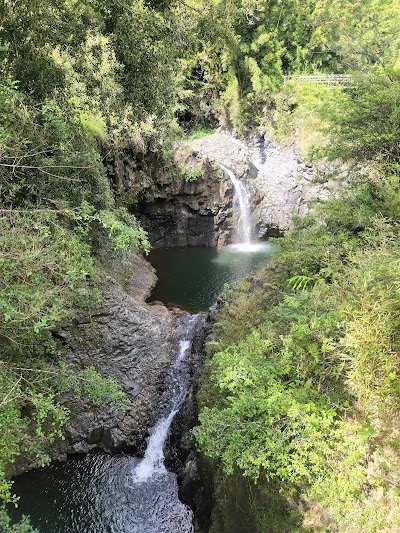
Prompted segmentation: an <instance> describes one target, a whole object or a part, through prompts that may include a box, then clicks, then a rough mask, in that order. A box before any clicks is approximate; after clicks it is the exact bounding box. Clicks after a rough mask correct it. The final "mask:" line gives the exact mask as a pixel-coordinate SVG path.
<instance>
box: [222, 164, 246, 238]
mask: <svg viewBox="0 0 400 533" xmlns="http://www.w3.org/2000/svg"><path fill="white" fill-rule="evenodd" d="M220 167H221V168H222V170H223V171H224V172H225V173H226V174H228V176H229V179H230V180H231V182H232V184H233V188H234V191H235V199H236V200H237V203H238V204H239V221H238V229H237V244H241V245H245V246H246V245H250V244H251V237H252V235H251V233H252V232H251V209H250V207H251V204H250V194H249V192H248V190H247V189H246V187H245V186H244V185H243V183H241V182H240V181H239V180H238V179H237V178H236V176H235V174H234V173H233V172H232V170H229V168H226V167H225V166H224V165H221V164H220Z"/></svg>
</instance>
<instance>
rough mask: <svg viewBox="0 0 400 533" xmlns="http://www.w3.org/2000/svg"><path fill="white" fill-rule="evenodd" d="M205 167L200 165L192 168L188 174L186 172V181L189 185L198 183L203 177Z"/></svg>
mask: <svg viewBox="0 0 400 533" xmlns="http://www.w3.org/2000/svg"><path fill="white" fill-rule="evenodd" d="M203 172H204V170H203V166H202V165H199V166H197V167H194V168H192V169H191V170H189V171H188V172H186V175H185V181H186V182H188V183H191V182H193V181H197V180H198V179H199V178H201V176H202V175H203Z"/></svg>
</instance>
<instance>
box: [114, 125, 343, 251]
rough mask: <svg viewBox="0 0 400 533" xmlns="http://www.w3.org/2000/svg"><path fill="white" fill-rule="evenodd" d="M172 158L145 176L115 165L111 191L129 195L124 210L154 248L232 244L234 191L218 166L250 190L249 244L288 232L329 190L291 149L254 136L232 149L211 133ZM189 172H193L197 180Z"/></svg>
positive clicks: (234, 142)
mask: <svg viewBox="0 0 400 533" xmlns="http://www.w3.org/2000/svg"><path fill="white" fill-rule="evenodd" d="M174 157H175V164H174V165H171V166H170V168H169V169H168V168H161V167H160V166H158V165H157V163H156V161H152V162H150V164H147V167H146V169H145V166H144V163H143V162H142V163H140V165H141V166H140V170H136V171H134V170H133V167H132V164H133V163H132V162H130V160H129V158H128V159H127V158H125V159H124V160H119V161H118V162H117V163H118V164H116V168H117V169H118V172H116V175H118V176H119V178H118V180H117V181H118V184H117V185H118V187H119V188H120V187H123V188H124V189H125V191H130V190H133V191H135V194H136V201H137V202H136V204H135V205H134V206H133V207H132V210H133V212H134V213H135V214H136V215H137V216H138V218H139V219H140V221H141V223H142V225H143V226H144V227H145V229H146V230H147V231H148V233H149V237H150V241H151V243H152V245H153V246H154V247H160V246H216V245H217V246H220V245H221V246H222V245H225V244H227V243H229V242H232V240H233V236H234V233H235V229H236V225H237V213H235V211H234V209H233V192H234V191H233V187H232V184H231V182H230V180H229V179H228V177H227V176H226V175H224V173H223V172H222V171H221V169H220V167H219V165H220V164H223V165H224V166H225V167H227V168H229V169H230V170H232V171H233V172H234V173H235V175H236V177H237V178H238V179H239V180H240V181H242V182H243V183H244V184H245V185H246V186H247V188H248V189H249V190H250V192H251V197H252V205H253V211H252V215H253V216H252V219H253V220H252V222H253V227H254V228H255V231H254V232H253V236H254V237H255V238H259V239H262V238H265V237H268V236H277V235H280V234H281V233H283V232H285V231H286V230H288V229H290V228H291V227H292V224H293V222H292V221H293V217H294V216H302V215H304V214H306V213H307V211H308V210H309V209H310V207H311V206H312V205H313V203H314V202H315V201H316V200H318V199H321V198H326V197H327V196H329V194H332V191H333V190H334V187H333V184H332V183H330V182H328V183H325V184H321V183H318V182H317V180H316V179H315V172H314V169H313V168H312V166H311V164H310V163H308V162H306V161H304V160H303V159H302V158H301V157H300V155H299V154H298V153H297V151H296V147H295V146H294V144H292V145H290V146H281V145H279V144H277V143H276V142H274V141H272V140H271V139H270V138H268V137H267V135H266V134H262V133H257V134H255V135H253V136H252V137H250V138H248V139H247V140H246V141H240V140H238V139H236V138H234V137H233V136H232V135H230V134H229V133H226V132H217V133H214V134H212V135H208V136H206V137H203V138H201V139H198V140H194V141H188V142H182V143H180V144H179V145H178V146H177V148H176V150H175V155H174ZM194 170H199V172H198V176H197V177H196V176H195V175H194V173H193V171H194ZM188 178H189V179H188Z"/></svg>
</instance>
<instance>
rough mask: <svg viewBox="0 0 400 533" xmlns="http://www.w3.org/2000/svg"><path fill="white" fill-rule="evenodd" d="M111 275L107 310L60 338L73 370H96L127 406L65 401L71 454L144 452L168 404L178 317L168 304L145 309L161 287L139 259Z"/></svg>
mask: <svg viewBox="0 0 400 533" xmlns="http://www.w3.org/2000/svg"><path fill="white" fill-rule="evenodd" d="M108 267H109V272H110V274H109V275H108V274H104V278H103V281H102V286H103V289H102V290H103V303H102V307H101V309H98V310H97V311H96V312H95V313H93V314H92V315H91V316H75V317H74V318H73V320H72V323H71V322H70V323H69V324H67V325H65V327H62V326H60V327H59V328H58V330H57V331H56V332H55V334H56V336H57V337H58V338H59V339H61V340H62V344H63V347H62V348H61V350H62V352H63V359H64V360H65V361H66V363H67V364H68V365H69V366H70V367H71V368H73V369H76V370H79V369H81V368H83V367H87V366H93V367H94V368H95V369H96V370H97V371H98V372H99V373H100V374H102V375H103V376H105V377H109V376H111V377H114V378H115V379H116V380H117V381H118V382H119V383H120V384H121V386H122V389H123V390H124V392H125V394H126V397H127V407H126V409H125V410H122V411H121V410H118V409H117V408H115V407H112V406H111V405H101V406H96V405H95V404H94V403H93V402H91V401H89V400H87V399H86V400H84V399H78V398H76V397H74V396H73V395H66V396H65V397H64V398H62V402H63V403H64V404H65V405H67V406H68V407H69V408H70V410H71V421H70V425H69V427H68V428H67V431H66V440H65V442H64V444H63V445H62V447H61V452H64V453H70V454H74V453H87V452H88V451H90V450H91V449H92V448H100V449H103V450H105V451H108V452H117V451H119V450H122V449H124V450H131V451H134V452H140V451H142V449H143V446H144V445H145V438H146V436H147V431H148V429H149V428H150V427H151V426H152V425H153V424H154V423H155V421H156V419H157V417H158V415H159V413H160V412H161V410H162V409H163V407H164V405H163V401H165V394H163V393H164V387H165V384H164V381H165V374H166V371H167V370H168V367H169V365H170V363H171V357H172V356H173V354H174V353H175V347H176V342H177V341H176V335H175V327H174V316H173V314H172V313H171V312H170V311H168V310H167V309H166V308H165V307H164V306H162V305H148V304H145V303H144V300H145V298H146V296H147V295H148V293H149V291H150V290H151V287H152V286H153V284H154V282H155V273H154V271H153V269H152V267H151V266H150V265H149V263H148V262H147V261H145V260H144V259H143V258H142V257H140V256H139V255H132V256H130V258H129V259H128V260H126V263H125V264H124V266H123V267H121V265H117V264H113V265H108Z"/></svg>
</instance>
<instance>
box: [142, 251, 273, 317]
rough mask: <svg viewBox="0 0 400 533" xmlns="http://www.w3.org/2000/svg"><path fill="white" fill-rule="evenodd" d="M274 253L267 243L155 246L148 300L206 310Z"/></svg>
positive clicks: (150, 257)
mask: <svg viewBox="0 0 400 533" xmlns="http://www.w3.org/2000/svg"><path fill="white" fill-rule="evenodd" d="M272 253H273V245H271V244H269V243H257V244H236V245H229V246H225V247H223V248H219V249H217V248H204V247H203V248H200V247H176V248H158V249H156V250H152V251H151V252H150V254H149V257H148V259H149V261H150V262H151V264H152V265H153V266H154V268H155V269H156V270H157V276H158V282H157V285H156V286H155V288H154V290H153V292H152V294H151V297H150V301H156V300H159V301H162V302H163V303H165V304H166V305H167V306H171V307H181V308H183V309H186V310H187V311H192V312H197V311H205V310H207V309H208V308H209V307H210V305H212V304H213V303H214V302H215V301H216V299H217V298H218V296H219V294H220V293H221V291H222V289H223V287H224V285H225V283H232V282H235V281H238V280H239V279H241V278H243V277H245V276H247V275H248V274H251V273H254V272H255V271H257V270H258V269H259V268H261V267H262V266H264V265H265V264H267V263H268V261H269V260H270V259H271V256H272Z"/></svg>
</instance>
